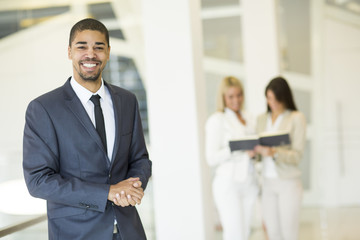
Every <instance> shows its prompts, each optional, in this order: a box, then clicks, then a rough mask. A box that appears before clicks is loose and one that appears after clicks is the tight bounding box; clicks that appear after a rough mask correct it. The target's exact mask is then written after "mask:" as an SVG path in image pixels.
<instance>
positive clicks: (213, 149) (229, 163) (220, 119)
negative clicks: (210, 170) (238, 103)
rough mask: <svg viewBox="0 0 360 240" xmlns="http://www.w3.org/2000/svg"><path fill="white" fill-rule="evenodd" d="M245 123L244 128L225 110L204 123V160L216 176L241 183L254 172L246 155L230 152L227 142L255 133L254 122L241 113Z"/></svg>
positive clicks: (229, 111) (242, 152)
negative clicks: (212, 168) (214, 171)
mask: <svg viewBox="0 0 360 240" xmlns="http://www.w3.org/2000/svg"><path fill="white" fill-rule="evenodd" d="M241 114H242V117H243V118H244V119H245V121H246V126H244V125H243V124H242V123H241V122H240V121H239V119H238V118H237V116H236V114H235V113H234V112H233V111H232V110H230V109H228V108H226V109H225V111H224V112H216V113H214V114H213V115H211V116H210V117H209V119H208V120H207V122H206V127H205V131H206V138H205V140H206V160H207V162H208V164H209V165H210V166H214V167H216V175H222V176H227V177H229V178H232V179H234V180H235V181H238V182H243V181H245V180H246V179H247V177H248V176H249V173H251V175H252V173H253V172H254V168H253V165H252V164H251V163H250V158H249V156H248V154H247V153H246V152H244V151H234V152H231V151H230V147H229V141H230V140H235V139H239V138H241V137H244V136H247V135H253V134H254V133H255V126H254V124H253V123H254V121H253V119H251V117H250V116H249V114H248V113H246V112H244V111H242V112H241Z"/></svg>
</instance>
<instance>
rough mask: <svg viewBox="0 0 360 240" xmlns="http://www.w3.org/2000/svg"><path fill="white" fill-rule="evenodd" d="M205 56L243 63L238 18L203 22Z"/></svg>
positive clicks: (239, 20) (239, 21)
mask: <svg viewBox="0 0 360 240" xmlns="http://www.w3.org/2000/svg"><path fill="white" fill-rule="evenodd" d="M203 36H204V54H205V56H209V57H215V58H221V59H226V60H232V61H236V62H243V50H242V35H241V19H240V16H235V17H226V18H214V19H204V20H203Z"/></svg>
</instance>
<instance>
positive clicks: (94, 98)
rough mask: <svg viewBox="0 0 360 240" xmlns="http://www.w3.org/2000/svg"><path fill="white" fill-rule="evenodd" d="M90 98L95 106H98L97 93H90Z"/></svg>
mask: <svg viewBox="0 0 360 240" xmlns="http://www.w3.org/2000/svg"><path fill="white" fill-rule="evenodd" d="M90 100H91V101H92V102H93V103H94V105H95V106H100V96H99V95H98V94H96V95H92V96H91V98H90Z"/></svg>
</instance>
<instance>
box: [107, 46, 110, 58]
mask: <svg viewBox="0 0 360 240" xmlns="http://www.w3.org/2000/svg"><path fill="white" fill-rule="evenodd" d="M110 50H111V47H110V46H109V49H108V58H107V60H110Z"/></svg>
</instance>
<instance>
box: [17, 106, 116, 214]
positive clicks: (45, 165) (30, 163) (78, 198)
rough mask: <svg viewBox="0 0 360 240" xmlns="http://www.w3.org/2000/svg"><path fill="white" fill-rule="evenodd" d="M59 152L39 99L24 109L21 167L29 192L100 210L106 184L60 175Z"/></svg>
mask: <svg viewBox="0 0 360 240" xmlns="http://www.w3.org/2000/svg"><path fill="white" fill-rule="evenodd" d="M60 165H61V162H60V156H59V146H58V140H57V136H56V131H55V128H54V126H53V123H52V120H51V118H50V116H49V114H48V112H47V110H46V109H45V108H44V107H43V105H42V104H41V103H40V102H39V101H36V100H34V101H32V102H31V103H30V104H29V106H28V109H27V111H26V124H25V129H24V138H23V169H24V177H25V181H26V184H27V187H28V189H29V192H30V194H31V195H32V196H34V197H39V198H43V199H45V200H48V201H52V202H56V203H60V204H64V205H68V206H73V207H79V208H87V209H92V210H95V211H100V212H103V211H104V210H105V206H106V202H107V196H108V192H109V187H110V185H108V184H99V183H91V182H85V181H81V180H80V179H79V178H77V177H70V176H67V177H65V176H62V175H60V173H59V172H60V167H61V166H60Z"/></svg>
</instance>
